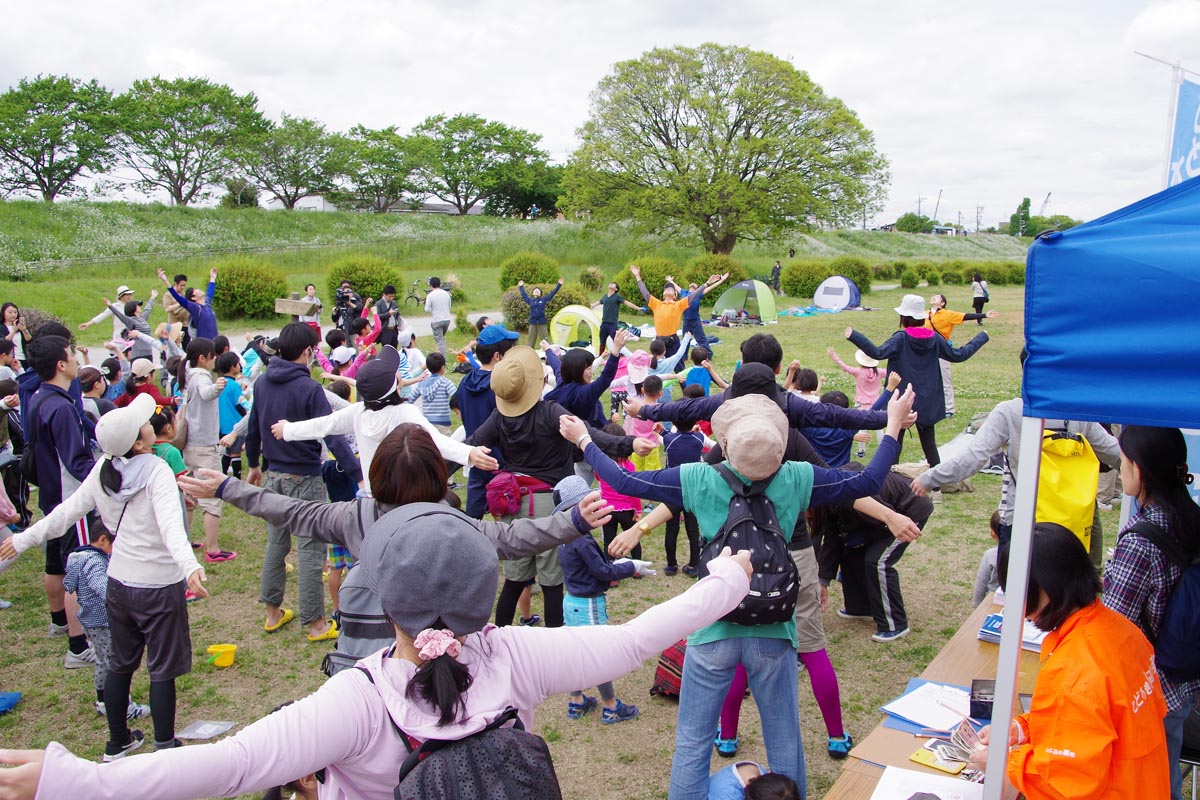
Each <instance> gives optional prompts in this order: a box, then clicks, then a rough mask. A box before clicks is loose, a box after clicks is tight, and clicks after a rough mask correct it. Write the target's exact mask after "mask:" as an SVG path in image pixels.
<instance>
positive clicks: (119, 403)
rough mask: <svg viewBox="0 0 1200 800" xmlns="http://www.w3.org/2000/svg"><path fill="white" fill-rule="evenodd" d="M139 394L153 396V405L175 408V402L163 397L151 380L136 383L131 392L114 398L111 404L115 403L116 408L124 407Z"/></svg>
mask: <svg viewBox="0 0 1200 800" xmlns="http://www.w3.org/2000/svg"><path fill="white" fill-rule="evenodd" d="M139 394H148V395H150V396H151V397H153V398H154V403H155V405H160V406H166V407H167V408H171V409H174V408H175V403H174V402H173V401H171V400H168V399H167V398H165V397H163V396H162V392H160V391H158V387H157V386H155V385H154V383H153V382H147V383H143V384H140V385H138V386H137V388H135V389H134V390H133V394H130V393H129V392H126V393H125V394H123V395H121V396H120V397H118V398H117V399H116V400H114V401H113V405H115V406H116V407H117V408H124V407H125V406H127V405H129V404H130V403H132V402H133V398H135V397H137V396H138V395H139Z"/></svg>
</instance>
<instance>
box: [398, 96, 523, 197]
mask: <svg viewBox="0 0 1200 800" xmlns="http://www.w3.org/2000/svg"><path fill="white" fill-rule="evenodd" d="M413 136H414V140H415V145H416V147H417V148H418V152H419V153H420V156H421V165H420V167H419V168H418V170H417V188H418V190H419V191H421V192H423V193H425V194H431V195H433V196H435V197H438V198H440V199H442V200H444V201H446V202H447V203H450V204H452V205H453V206H454V207H455V208H456V209H457V210H458V213H459V214H466V213H467V212H468V211H470V210H471V208H473V207H474V205H475V204H476V203H478V202H479V201H480V200H485V199H487V198H488V197H490V196H491V195H492V194H493V193H494V192H495V191H496V189H497V187H498V185H499V184H500V182H501V181H502V180H503V178H504V175H505V170H506V169H509V168H511V167H512V166H513V165H514V164H519V163H522V162H529V161H538V160H540V161H543V162H544V161H545V160H546V154H545V153H544V152H542V151H541V150H539V149H538V142H539V141H540V140H541V137H540V136H538V135H537V134H534V133H530V132H529V131H526V130H522V129H521V128H513V127H511V126H508V125H505V124H504V123H502V122H494V121H492V120H486V119H484V118H483V117H480V116H477V115H475V114H458V115H455V116H453V117H447V116H445V115H442V114H438V115H436V116H432V117H429V118H428V119H426V120H425V121H424V122H422V123H421V124H420V125H418V126H417V127H416V128H415V129H413Z"/></svg>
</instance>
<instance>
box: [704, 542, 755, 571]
mask: <svg viewBox="0 0 1200 800" xmlns="http://www.w3.org/2000/svg"><path fill="white" fill-rule="evenodd" d="M717 558H718V559H719V558H728V559H730V560H732V561H733V562H734V563H735V564H737V565H738V566H739V567H741V568H742V571H743V572H745V573H746V577H747V578H749V577H750V576H751V575H752V574H754V567H753V566H752V565H751V564H750V551H749V550H738V551H737V552H736V553H734V552H733V551H731V550H730V549H729V548H728V547H726V548H723V549H722V550H721V552H720V554H718V555H717ZM714 560H716V559H714Z"/></svg>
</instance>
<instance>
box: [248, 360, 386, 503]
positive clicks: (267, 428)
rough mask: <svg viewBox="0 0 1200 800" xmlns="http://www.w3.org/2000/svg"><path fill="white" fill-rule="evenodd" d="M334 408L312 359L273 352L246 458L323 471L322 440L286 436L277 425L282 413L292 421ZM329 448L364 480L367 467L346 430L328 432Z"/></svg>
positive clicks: (303, 471) (258, 387) (259, 385)
mask: <svg viewBox="0 0 1200 800" xmlns="http://www.w3.org/2000/svg"><path fill="white" fill-rule="evenodd" d="M331 413H333V410H332V409H331V408H330V407H329V401H328V400H327V399H325V390H324V389H322V388H321V384H319V383H317V382H316V381H314V380H313V379H312V375H311V374H310V373H309V370H308V365H306V364H297V363H295V362H294V361H284V360H283V359H282V358H273V359H271V363H269V364H268V365H267V371H266V372H264V373H263V374H262V376H261V377H260V378H259V379H258V381H257V382H256V383H255V384H254V405H253V407H252V408H251V410H250V420H249V427H248V428H247V429H246V461H247V463H248V465H249V466H250V468H251V469H253V468H254V467H257V466H258V458H259V455H260V454H261V455H262V457H263V458H264V459H265V460H266V462H267V463H268V464H269V469H271V470H273V471H275V472H282V473H285V474H287V475H320V474H321V443H320V442H316V441H311V442H285V441H283V440H281V439H276V438H275V436H274V435H273V434H272V433H271V426H272V425H274V424H275V423H276V422H278V421H279V420H281V419H286V420H288V421H289V422H299V421H301V420H306V419H313V418H314V417H324V416H327V415H329V414H331ZM325 444H326V445H327V446H328V447H329V452H331V453H333V455H334V457H335V458H337V462H338V466H340V467H341V468H342V471H343V472H345V473H346V474H347V475H349V476H350V477H351V478H352V479H353V480H354V482H355V483H358V482H359V481H361V480H362V468H361V467H360V466H359V464H358V459H357V458H355V457H354V451H353V450H351V449H350V445H349V443H348V442H347V441H346V437H345V436H326V437H325Z"/></svg>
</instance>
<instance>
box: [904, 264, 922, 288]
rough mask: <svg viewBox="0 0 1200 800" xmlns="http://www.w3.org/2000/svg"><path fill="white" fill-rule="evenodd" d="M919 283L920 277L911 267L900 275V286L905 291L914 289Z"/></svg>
mask: <svg viewBox="0 0 1200 800" xmlns="http://www.w3.org/2000/svg"><path fill="white" fill-rule="evenodd" d="M920 282H921V276H920V275H919V274H917V271H916V270H915V269H913V268H912V267H905V268H904V271H903V272H901V273H900V286H902V287H903V288H905V289H915V288H917V284H918V283H920Z"/></svg>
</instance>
